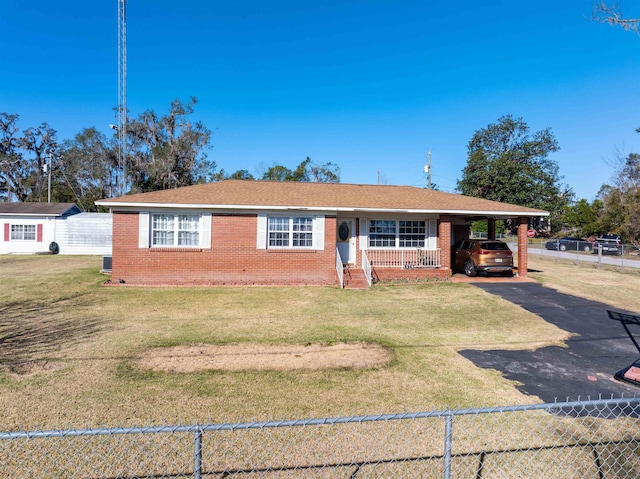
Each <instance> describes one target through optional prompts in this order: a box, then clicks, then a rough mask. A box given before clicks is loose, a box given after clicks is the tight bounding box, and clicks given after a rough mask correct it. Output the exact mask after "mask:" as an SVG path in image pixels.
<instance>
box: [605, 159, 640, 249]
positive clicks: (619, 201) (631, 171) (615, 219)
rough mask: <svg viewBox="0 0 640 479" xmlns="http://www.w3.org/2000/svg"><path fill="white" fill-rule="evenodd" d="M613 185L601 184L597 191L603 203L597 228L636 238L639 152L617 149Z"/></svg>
mask: <svg viewBox="0 0 640 479" xmlns="http://www.w3.org/2000/svg"><path fill="white" fill-rule="evenodd" d="M615 161H616V163H614V165H617V166H616V171H615V174H614V177H613V183H614V184H613V185H603V186H602V187H601V188H600V191H599V193H598V198H599V199H600V200H601V201H602V203H603V207H602V210H601V211H600V214H599V218H598V219H599V225H600V232H611V233H616V234H619V235H621V236H622V237H623V239H624V240H625V241H632V242H637V241H638V239H640V155H639V154H637V153H630V154H629V155H628V156H626V157H624V156H623V155H621V154H620V153H618V155H617V157H616V160H615Z"/></svg>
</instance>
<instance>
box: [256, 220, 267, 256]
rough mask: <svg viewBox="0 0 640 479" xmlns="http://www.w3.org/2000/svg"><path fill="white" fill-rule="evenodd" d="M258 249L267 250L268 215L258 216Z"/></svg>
mask: <svg viewBox="0 0 640 479" xmlns="http://www.w3.org/2000/svg"><path fill="white" fill-rule="evenodd" d="M257 248H258V249H267V215H265V214H259V215H258V237H257Z"/></svg>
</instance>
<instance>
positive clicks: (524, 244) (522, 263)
mask: <svg viewBox="0 0 640 479" xmlns="http://www.w3.org/2000/svg"><path fill="white" fill-rule="evenodd" d="M528 230H529V218H528V217H525V216H520V217H519V218H518V276H520V277H523V278H525V277H526V276H527V269H528V267H529V265H528V261H527V258H528V253H529V238H528V236H527V231H528Z"/></svg>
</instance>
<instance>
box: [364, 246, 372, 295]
mask: <svg viewBox="0 0 640 479" xmlns="http://www.w3.org/2000/svg"><path fill="white" fill-rule="evenodd" d="M362 271H364V277H365V278H367V283H368V284H369V287H371V283H372V282H373V277H372V276H371V262H370V261H369V258H368V257H367V252H366V251H365V250H362Z"/></svg>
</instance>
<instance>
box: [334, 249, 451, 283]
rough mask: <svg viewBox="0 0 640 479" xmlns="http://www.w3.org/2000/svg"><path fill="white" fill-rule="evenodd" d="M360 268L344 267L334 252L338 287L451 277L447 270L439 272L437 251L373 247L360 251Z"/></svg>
mask: <svg viewBox="0 0 640 479" xmlns="http://www.w3.org/2000/svg"><path fill="white" fill-rule="evenodd" d="M361 253H362V254H361V261H360V266H361V267H360V268H354V267H353V265H349V264H346V265H345V264H343V263H342V260H341V258H340V252H339V251H338V250H336V271H337V273H338V281H339V283H340V286H341V287H345V286H346V285H349V287H350V288H353V287H356V288H366V287H370V286H371V285H372V283H373V282H374V281H394V280H408V279H415V280H420V279H430V278H433V279H435V278H442V277H444V276H447V277H448V276H450V275H451V271H450V269H449V268H445V269H440V267H441V254H440V248H435V249H427V248H404V249H399V248H389V249H382V248H375V249H367V250H362V252H361Z"/></svg>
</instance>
